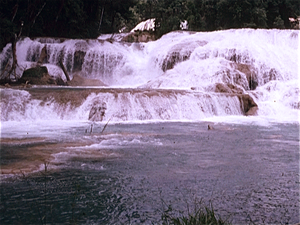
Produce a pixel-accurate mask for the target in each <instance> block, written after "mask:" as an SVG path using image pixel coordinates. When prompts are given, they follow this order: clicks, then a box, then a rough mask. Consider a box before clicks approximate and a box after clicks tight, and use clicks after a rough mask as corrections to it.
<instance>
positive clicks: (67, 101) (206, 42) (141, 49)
mask: <svg viewBox="0 0 300 225" xmlns="http://www.w3.org/2000/svg"><path fill="white" fill-rule="evenodd" d="M298 42H299V31H296V30H252V29H239V30H226V31H215V32H199V33H190V32H172V33H169V34H166V35H165V36H163V37H162V38H161V39H159V40H157V41H153V42H148V43H125V42H122V41H113V42H111V41H105V40H64V39H52V38H36V39H34V40H31V39H29V38H24V39H22V40H20V41H19V42H18V43H17V57H18V63H19V67H20V68H21V69H19V71H17V72H18V73H19V74H18V76H19V77H20V76H21V73H22V70H24V69H26V68H29V67H31V66H33V65H35V64H36V63H37V61H38V60H39V57H40V55H41V52H42V51H43V48H45V49H46V53H47V57H46V59H45V60H44V61H43V62H42V63H43V65H45V66H47V68H48V71H49V74H50V75H51V76H53V77H61V78H62V79H64V80H65V77H64V73H63V71H62V69H61V68H60V67H59V62H60V61H62V63H63V64H64V66H65V67H66V69H67V71H68V72H69V74H70V75H71V78H72V77H73V76H74V75H75V74H79V75H80V76H82V77H84V78H93V79H98V80H100V81H102V82H103V83H104V84H106V85H107V86H108V87H106V88H100V87H99V88H92V89H87V88H77V89H76V88H75V89H74V88H73V89H72V88H65V87H62V88H58V87H57V88H53V87H52V88H50V87H48V89H47V88H46V89H47V91H41V90H39V89H38V88H32V89H28V90H14V89H1V98H2V99H1V121H12V120H18V121H19V120H34V119H41V120H43V119H47V120H48V119H50V120H51V119H60V120H87V119H88V117H89V112H90V110H91V108H92V106H93V104H94V102H96V100H97V101H98V102H99V101H101V102H105V103H106V105H107V110H106V114H105V117H104V120H108V119H109V118H112V120H114V121H141V120H159V121H160V120H201V119H205V118H208V117H212V116H228V115H244V114H245V111H244V105H243V103H242V102H243V101H242V100H241V98H242V97H241V96H245V95H249V96H251V98H252V99H254V102H255V103H256V104H257V106H258V111H257V115H258V116H263V117H269V118H273V119H278V120H281V119H283V120H284V121H298V113H299V110H300V101H299V85H298V83H299V80H298V75H299V71H298ZM10 56H11V48H10V46H9V45H8V46H6V47H5V48H4V49H3V51H2V52H1V54H0V60H1V63H0V65H1V70H3V69H4V67H5V65H6V64H7V62H8V61H9V58H10ZM220 87H222V88H221V89H220ZM35 89H36V90H35ZM100 90H101V91H100ZM70 91H71V92H72V93H74V94H72V95H71V96H72V97H70V94H69V92H70ZM58 92H59V94H60V97H58V96H57V93H58ZM82 92H84V94H82ZM77 95H78V96H77ZM79 95H81V96H79ZM75 98H76V100H74V99H75Z"/></svg>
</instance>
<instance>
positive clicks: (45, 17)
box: [0, 0, 300, 49]
mask: <svg viewBox="0 0 300 225" xmlns="http://www.w3.org/2000/svg"><path fill="white" fill-rule="evenodd" d="M299 12H300V3H299V0H242V1H241V0H1V1H0V17H1V20H0V28H1V30H0V32H1V36H0V37H1V38H0V49H2V48H3V47H4V46H5V45H6V43H8V42H10V41H11V39H12V38H14V37H15V35H18V34H20V32H21V35H22V36H29V37H36V36H49V37H66V38H96V37H97V36H99V35H100V34H103V33H115V32H119V30H120V29H122V28H126V29H124V30H125V31H129V30H130V29H131V28H133V27H134V26H135V25H136V24H137V23H139V22H140V21H143V20H146V19H149V18H156V30H155V33H156V35H157V37H160V36H161V35H163V34H165V33H167V32H170V31H172V30H177V29H179V24H180V21H183V20H187V21H188V24H189V28H188V29H189V30H193V31H211V30H217V29H229V28H242V27H250V28H279V29H284V28H287V29H289V28H291V25H290V22H289V17H293V18H296V17H297V16H299V15H300V13H299Z"/></svg>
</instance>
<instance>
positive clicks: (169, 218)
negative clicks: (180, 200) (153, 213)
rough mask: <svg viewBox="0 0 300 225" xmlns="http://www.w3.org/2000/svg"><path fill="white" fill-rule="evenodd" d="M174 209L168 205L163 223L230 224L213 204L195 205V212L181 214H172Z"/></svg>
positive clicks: (193, 224) (182, 224)
mask: <svg viewBox="0 0 300 225" xmlns="http://www.w3.org/2000/svg"><path fill="white" fill-rule="evenodd" d="M172 211H173V209H172V207H171V206H168V208H167V210H165V211H164V213H163V215H162V221H163V223H162V224H163V225H230V223H229V222H228V221H227V220H223V219H222V218H221V217H220V216H218V215H217V214H216V212H215V210H214V209H213V207H212V206H210V207H207V206H202V204H201V203H199V204H197V205H196V206H195V209H194V212H192V213H190V212H187V214H186V215H185V214H181V215H179V216H174V215H171V213H172Z"/></svg>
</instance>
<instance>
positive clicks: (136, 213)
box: [0, 29, 300, 224]
mask: <svg viewBox="0 0 300 225" xmlns="http://www.w3.org/2000/svg"><path fill="white" fill-rule="evenodd" d="M298 43H299V31H296V30H253V29H239V30H227V31H216V32H199V33H193V32H172V33H169V34H166V35H164V36H163V37H162V38H161V39H159V40H157V41H153V42H148V43H124V42H122V41H118V40H114V41H113V42H111V41H105V40H100V39H99V40H62V39H52V38H36V39H29V38H23V39H21V40H20V41H19V42H18V43H17V53H16V54H17V57H18V68H17V70H16V71H17V76H19V77H20V76H21V74H22V71H23V70H24V69H26V68H29V67H32V66H36V65H37V61H38V58H39V56H40V55H41V52H42V51H43V50H42V49H44V51H45V49H46V53H47V57H46V58H45V59H44V61H43V62H42V64H41V65H42V66H46V67H47V69H48V72H49V75H50V76H52V77H54V78H57V77H60V78H61V79H65V78H64V73H63V71H62V69H61V68H60V67H59V62H60V61H62V63H63V64H64V65H65V67H66V70H67V71H68V73H69V75H70V77H71V78H74V77H76V76H75V75H78V76H81V77H82V80H83V81H85V80H88V79H97V80H99V81H101V82H100V83H104V84H106V86H105V87H99V86H94V87H87V86H81V87H74V86H68V87H58V86H34V85H33V86H31V87H30V88H29V87H27V88H25V87H19V88H16V87H12V88H7V87H1V88H0V93H1V102H0V114H1V157H0V165H1V175H0V177H1V183H0V188H1V204H0V223H1V224H47V223H48V224H50V223H51V224H67V223H74V224H159V223H161V222H162V221H161V219H162V218H161V217H162V215H163V213H164V211H165V210H168V209H169V211H170V209H171V208H172V209H173V210H172V211H171V212H169V211H168V212H169V213H170V214H171V215H174V216H178V215H182V214H187V213H188V212H191V211H192V209H193V208H194V207H195V206H196V205H198V204H200V203H201V204H202V206H210V205H212V206H213V207H214V209H215V212H216V214H217V215H220V216H221V217H222V218H224V219H228V221H230V222H232V223H233V224H252V223H254V224H295V223H299V222H300V219H299V215H300V214H299V204H300V203H299V112H300V101H299V93H300V92H299V90H300V88H299V68H298V67H299V66H298V63H299V53H298V52H299V49H298ZM10 49H11V48H10V45H7V46H6V47H5V48H4V49H3V51H2V52H1V53H0V72H1V71H3V70H4V69H5V66H6V65H7V63H8V62H9V60H10V59H11V53H12V52H11V50H10ZM89 81H91V80H89ZM98 83H99V82H98ZM220 87H221V88H220ZM247 101H248V102H251V101H253V102H254V103H255V107H252V108H251V110H252V113H253V112H254V113H253V114H250V115H253V116H245V115H246V114H247V113H246V111H247V110H248V108H247V110H246V108H245V107H246V105H245V104H244V103H245V102H247ZM252 106H253V105H252ZM249 111H250V110H249ZM209 127H210V128H212V129H208V128H209ZM170 207H171V208H170Z"/></svg>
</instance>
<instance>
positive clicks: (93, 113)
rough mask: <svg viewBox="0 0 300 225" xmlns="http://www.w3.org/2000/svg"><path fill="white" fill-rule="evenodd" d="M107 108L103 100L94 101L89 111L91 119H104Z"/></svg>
mask: <svg viewBox="0 0 300 225" xmlns="http://www.w3.org/2000/svg"><path fill="white" fill-rule="evenodd" d="M106 109H107V107H106V103H105V102H101V101H96V102H94V104H93V106H92V108H91V110H90V113H89V120H91V121H102V120H103V117H104V116H105V111H106Z"/></svg>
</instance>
